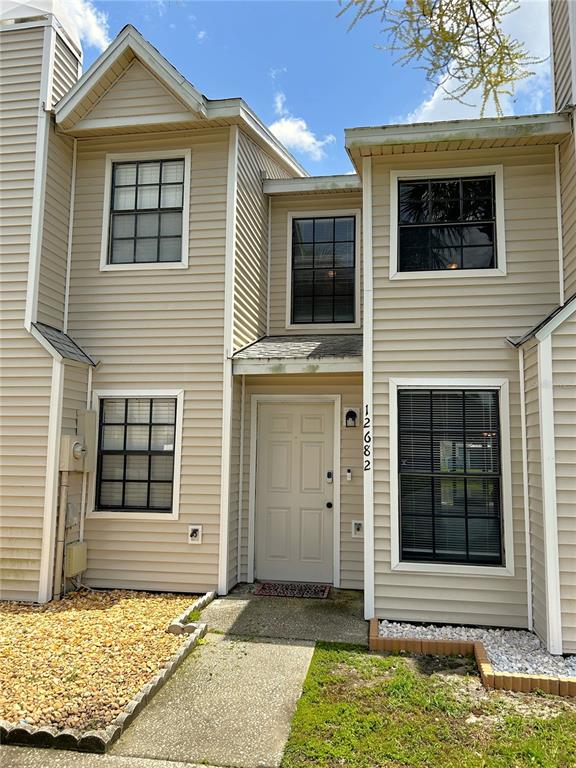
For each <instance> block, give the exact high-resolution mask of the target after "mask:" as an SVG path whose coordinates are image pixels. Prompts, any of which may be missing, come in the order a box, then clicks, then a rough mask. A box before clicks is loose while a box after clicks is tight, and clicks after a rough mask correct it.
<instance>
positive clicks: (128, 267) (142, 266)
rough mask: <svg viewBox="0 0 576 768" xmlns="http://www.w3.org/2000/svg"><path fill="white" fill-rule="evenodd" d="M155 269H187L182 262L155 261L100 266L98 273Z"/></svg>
mask: <svg viewBox="0 0 576 768" xmlns="http://www.w3.org/2000/svg"><path fill="white" fill-rule="evenodd" d="M157 269H188V263H187V262H183V261H160V262H158V261H155V262H149V263H145V262H144V263H138V264H101V265H100V272H134V271H136V272H139V271H141V270H157Z"/></svg>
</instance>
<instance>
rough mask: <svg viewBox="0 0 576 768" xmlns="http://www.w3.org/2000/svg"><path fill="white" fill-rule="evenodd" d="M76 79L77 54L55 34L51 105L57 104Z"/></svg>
mask: <svg viewBox="0 0 576 768" xmlns="http://www.w3.org/2000/svg"><path fill="white" fill-rule="evenodd" d="M77 80H78V56H77V55H76V53H74V52H73V51H72V49H71V47H70V46H69V45H68V43H67V42H66V41H65V40H64V39H63V38H62V37H60V35H58V34H57V35H56V45H55V47H54V79H53V81H52V106H54V105H56V104H58V102H59V101H60V99H61V98H62V97H63V96H65V95H66V94H67V93H68V91H69V90H70V88H72V86H73V85H74V84H75V82H76V81H77Z"/></svg>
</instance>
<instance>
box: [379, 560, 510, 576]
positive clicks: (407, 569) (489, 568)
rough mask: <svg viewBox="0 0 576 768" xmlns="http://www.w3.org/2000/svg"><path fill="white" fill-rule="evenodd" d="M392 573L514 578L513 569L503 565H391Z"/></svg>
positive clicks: (398, 563) (399, 563)
mask: <svg viewBox="0 0 576 768" xmlns="http://www.w3.org/2000/svg"><path fill="white" fill-rule="evenodd" d="M392 571H401V572H403V573H431V574H436V575H438V576H440V575H442V574H445V575H454V576H489V577H492V578H509V577H511V576H514V569H513V568H512V567H508V566H505V565H461V564H459V563H454V564H451V563H410V562H403V561H402V562H396V563H392Z"/></svg>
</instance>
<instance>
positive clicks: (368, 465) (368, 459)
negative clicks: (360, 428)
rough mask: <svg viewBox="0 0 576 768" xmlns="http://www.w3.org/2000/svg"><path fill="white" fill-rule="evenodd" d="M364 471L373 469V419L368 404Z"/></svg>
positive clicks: (365, 423) (365, 415) (365, 416)
mask: <svg viewBox="0 0 576 768" xmlns="http://www.w3.org/2000/svg"><path fill="white" fill-rule="evenodd" d="M363 451H364V472H368V471H369V470H371V469H372V419H371V418H370V411H369V410H368V406H367V405H365V406H364V449H363Z"/></svg>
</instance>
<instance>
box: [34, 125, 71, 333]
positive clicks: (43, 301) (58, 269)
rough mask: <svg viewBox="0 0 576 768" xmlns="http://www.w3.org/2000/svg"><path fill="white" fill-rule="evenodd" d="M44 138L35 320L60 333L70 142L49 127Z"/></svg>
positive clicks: (68, 205) (65, 248)
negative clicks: (45, 138) (43, 196)
mask: <svg viewBox="0 0 576 768" xmlns="http://www.w3.org/2000/svg"><path fill="white" fill-rule="evenodd" d="M48 136H49V138H48V159H47V163H46V188H45V190H46V191H45V203H44V223H43V227H42V249H41V260H40V277H39V285H38V320H40V322H42V323H46V325H51V326H53V327H54V328H58V329H59V330H62V328H63V327H64V300H65V299H64V296H65V290H66V257H67V250H68V225H69V216H70V202H71V200H70V193H71V184H72V152H73V145H72V139H70V138H68V137H67V136H62V135H61V134H57V133H56V132H55V130H54V124H53V123H52V124H51V125H50V131H49V134H48Z"/></svg>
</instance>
